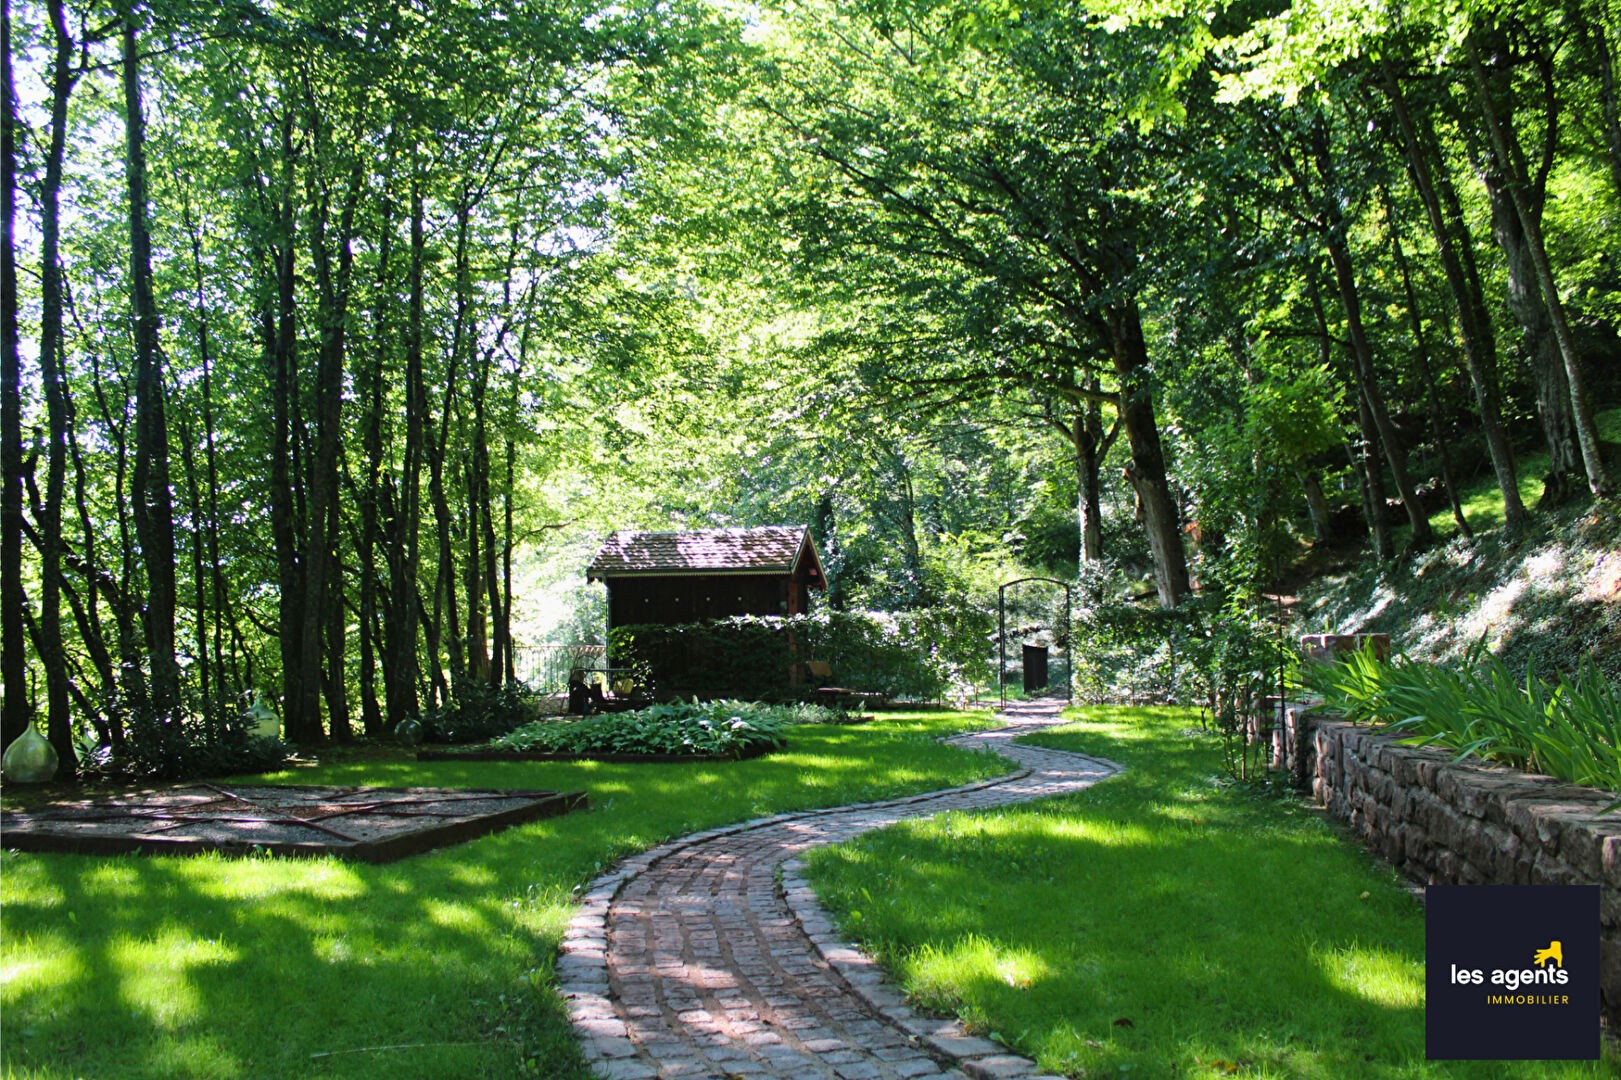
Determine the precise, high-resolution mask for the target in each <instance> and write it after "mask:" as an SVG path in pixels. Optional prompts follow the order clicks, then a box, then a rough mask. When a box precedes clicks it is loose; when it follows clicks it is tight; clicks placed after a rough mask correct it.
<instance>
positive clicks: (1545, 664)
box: [1296, 409, 1621, 679]
mask: <svg viewBox="0 0 1621 1080" xmlns="http://www.w3.org/2000/svg"><path fill="white" fill-rule="evenodd" d="M1598 419H1599V426H1600V431H1601V433H1602V435H1603V437H1604V438H1605V439H1606V440H1607V441H1610V442H1617V443H1621V409H1612V410H1609V411H1608V412H1605V413H1603V414H1601V415H1600V417H1599V418H1598ZM1519 464H1520V489H1521V493H1522V494H1523V495H1524V496H1525V497H1526V501H1527V505H1528V506H1534V504H1535V499H1536V497H1537V494H1538V493H1539V491H1540V487H1541V482H1540V479H1539V478H1540V475H1541V472H1542V469H1543V468H1545V466H1546V461H1545V460H1538V459H1536V458H1531V457H1528V458H1526V459H1523V460H1522V461H1521V462H1520V463H1519ZM1612 467H1613V466H1612ZM1460 501H1461V502H1462V503H1463V504H1464V507H1465V516H1466V517H1468V518H1469V520H1470V522H1471V524H1472V525H1473V526H1474V527H1475V528H1476V531H1477V537H1476V540H1475V541H1474V542H1472V543H1471V542H1467V541H1463V540H1460V539H1457V538H1456V536H1455V534H1456V526H1455V524H1454V523H1453V521H1452V517H1451V512H1450V511H1449V510H1447V509H1444V508H1443V509H1442V510H1440V511H1438V512H1437V513H1436V514H1434V515H1433V516H1432V517H1431V519H1430V520H1431V523H1432V524H1433V525H1434V526H1435V528H1436V530H1437V532H1438V533H1440V534H1441V535H1443V536H1445V537H1450V539H1446V540H1444V541H1443V542H1442V543H1440V544H1439V545H1438V546H1437V547H1435V548H1434V549H1432V550H1431V551H1428V552H1424V553H1422V554H1421V555H1419V556H1417V557H1416V558H1413V559H1409V560H1405V561H1403V562H1400V563H1397V564H1395V565H1392V566H1389V567H1383V568H1381V567H1377V566H1373V565H1371V564H1364V565H1362V566H1359V567H1357V568H1355V569H1353V570H1350V571H1348V572H1345V573H1340V574H1333V575H1329V576H1327V577H1324V578H1322V579H1320V580H1318V581H1317V582H1315V583H1313V584H1312V585H1311V586H1309V587H1307V588H1305V589H1302V590H1301V604H1300V606H1299V608H1298V609H1297V610H1296V622H1297V626H1298V628H1299V629H1300V631H1301V632H1302V633H1315V632H1340V633H1349V632H1355V631H1382V632H1387V633H1389V634H1390V635H1391V637H1392V640H1393V641H1394V642H1395V645H1396V648H1397V649H1398V650H1400V651H1403V652H1405V653H1407V654H1408V655H1410V656H1413V657H1415V658H1419V659H1427V660H1455V659H1457V658H1458V657H1460V656H1462V654H1463V653H1464V651H1465V650H1466V649H1467V648H1468V647H1469V646H1470V645H1471V644H1472V643H1474V642H1475V641H1478V640H1480V639H1481V638H1483V637H1484V638H1485V640H1486V642H1487V645H1488V647H1490V648H1491V650H1492V651H1493V652H1494V653H1496V654H1498V655H1499V656H1501V657H1502V658H1503V659H1504V660H1505V661H1506V662H1508V663H1509V664H1510V665H1512V666H1516V667H1520V666H1524V665H1527V664H1530V665H1532V666H1534V667H1536V668H1538V669H1539V670H1541V671H1544V672H1546V671H1548V670H1551V669H1554V668H1559V669H1564V670H1572V669H1574V668H1575V667H1576V666H1577V665H1578V664H1579V663H1580V662H1581V661H1582V660H1583V659H1584V658H1588V657H1591V658H1593V659H1594V660H1595V661H1597V662H1598V663H1599V664H1600V665H1601V666H1603V667H1604V668H1605V669H1606V670H1607V672H1608V674H1609V675H1610V677H1611V678H1612V679H1618V678H1621V510H1618V508H1617V506H1616V505H1615V504H1614V503H1608V504H1604V505H1600V506H1593V505H1592V504H1583V505H1579V506H1575V507H1568V508H1564V509H1561V510H1558V511H1554V512H1551V513H1537V514H1534V515H1533V516H1534V519H1535V520H1534V521H1533V523H1532V527H1531V529H1530V530H1529V531H1528V533H1527V534H1526V535H1525V536H1523V537H1520V538H1516V539H1513V540H1510V539H1507V538H1505V537H1504V536H1503V535H1502V533H1501V531H1500V528H1501V525H1502V519H1503V506H1502V496H1501V495H1500V494H1499V493H1498V491H1497V488H1496V486H1495V483H1494V482H1493V481H1492V480H1491V478H1490V477H1486V478H1483V479H1480V480H1477V481H1476V482H1475V483H1473V484H1471V485H1470V486H1469V487H1468V488H1467V489H1465V490H1463V491H1462V492H1460Z"/></svg>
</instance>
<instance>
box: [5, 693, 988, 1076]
mask: <svg viewBox="0 0 1621 1080" xmlns="http://www.w3.org/2000/svg"><path fill="white" fill-rule="evenodd" d="M983 723H984V714H977V715H974V714H968V715H951V714H932V715H928V714H925V715H912V716H906V715H898V714H888V715H885V716H884V717H883V718H882V719H881V720H879V721H878V722H876V723H874V724H871V725H866V726H863V727H802V728H795V729H792V730H791V732H790V749H789V750H787V751H785V752H781V753H777V754H774V755H772V756H770V757H766V758H761V759H757V760H754V761H749V762H742V763H733V764H712V763H703V764H696V763H695V764H682V765H607V764H594V763H567V764H540V763H459V762H448V763H440V762H435V763H418V762H416V761H414V760H408V759H405V758H404V757H403V756H402V755H400V754H398V753H395V754H393V755H386V756H382V757H379V756H377V755H375V754H373V755H370V756H367V755H358V754H351V755H349V757H348V759H347V760H344V759H343V757H342V755H339V756H338V760H336V761H330V762H328V763H327V764H324V765H321V766H318V767H313V768H304V769H298V770H294V771H291V772H287V773H283V774H278V775H276V776H274V777H271V779H273V780H277V781H282V782H288V783H330V784H382V785H435V786H440V785H442V786H469V787H528V788H555V789H579V788H584V789H586V790H587V791H588V792H589V793H590V796H591V800H592V807H591V810H590V811H589V812H586V813H577V814H571V815H569V816H566V817H562V818H556V819H553V820H550V821H543V822H537V823H535V824H531V825H526V826H522V827H519V828H515V829H511V830H508V831H506V832H503V833H499V834H497V835H494V836H489V837H485V838H483V839H481V840H476V841H473V842H471V843H467V844H462V845H458V846H456V847H452V848H448V849H445V850H443V851H440V852H437V853H432V854H428V855H423V856H418V857H415V858H410V859H406V860H403V861H400V862H397V863H393V864H390V865H387V866H364V865H348V864H345V863H343V862H341V861H338V860H336V859H325V860H314V861H311V860H293V859H271V858H221V857H209V856H205V857H201V858H195V859H185V858H146V857H135V856H125V857H121V858H89V857H79V856H68V855H23V854H17V853H15V852H11V853H6V854H4V855H3V856H0V870H3V874H0V905H3V910H4V938H3V942H0V1014H3V1016H4V1028H5V1037H4V1045H3V1050H0V1053H3V1060H4V1065H5V1072H6V1075H7V1076H16V1077H68V1076H90V1077H98V1078H107V1077H165V1078H168V1077H236V1076H252V1077H300V1078H302V1077H321V1076H330V1077H373V1076H375V1077H389V1078H394V1077H400V1076H411V1077H434V1076H438V1077H455V1078H465V1077H477V1076H502V1077H507V1076H521V1075H538V1076H544V1077H574V1076H584V1075H585V1074H584V1071H583V1068H582V1067H581V1065H580V1062H579V1058H578V1052H577V1050H576V1048H575V1045H574V1042H573V1039H572V1036H571V1035H570V1032H569V1029H568V1025H567V1020H566V1016H565V1014H564V1013H563V1011H562V1009H561V1008H560V1006H559V1004H558V1001H557V999H556V996H555V994H553V993H552V992H551V987H552V985H553V984H552V979H551V960H552V957H553V956H554V955H555V952H556V946H557V943H558V941H559V940H560V937H561V934H562V931H563V928H564V926H565V924H566V922H567V920H568V918H569V916H570V914H571V909H572V904H571V892H572V890H573V889H574V888H575V887H576V886H578V885H580V884H581V883H582V882H584V881H586V880H588V879H590V878H591V877H592V876H593V875H594V874H595V873H597V872H598V871H600V870H601V869H603V868H604V867H606V866H607V865H608V864H609V863H611V862H612V861H613V860H614V859H615V858H617V857H619V856H622V855H624V854H626V853H628V852H632V851H636V850H640V849H643V848H646V847H648V846H651V845H652V844H654V843H656V842H658V841H660V840H662V839H664V838H667V837H670V836H674V835H679V834H682V833H686V832H690V831H693V830H697V829H702V828H707V827H711V826H714V825H717V824H722V823H726V822H732V821H738V820H743V819H747V818H749V817H753V816H757V815H761V814H766V813H772V812H776V811H781V810H788V809H795V808H805V807H813V806H826V805H836V804H840V803H845V802H851V801H856V800H861V799H869V798H880V797H884V796H889V795H895V794H900V793H902V792H910V791H918V790H926V789H931V788H938V787H944V786H948V785H951V784H957V783H964V782H968V781H971V780H973V779H978V778H982V777H985V776H988V775H996V774H997V773H999V772H1001V771H1005V768H1006V766H1005V763H1004V762H1001V761H1000V760H998V759H994V758H990V757H987V756H985V755H981V754H971V753H967V752H965V751H961V750H956V749H953V748H950V747H945V746H941V745H938V744H937V743H936V742H935V741H934V740H935V738H936V737H937V736H939V735H942V734H946V733H949V732H952V731H956V730H964V729H968V728H971V727H974V726H976V725H982V724H983ZM368 1047H398V1048H397V1049H386V1050H364V1049H363V1048H368ZM317 1055H329V1056H317Z"/></svg>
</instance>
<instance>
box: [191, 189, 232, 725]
mask: <svg viewBox="0 0 1621 1080" xmlns="http://www.w3.org/2000/svg"><path fill="white" fill-rule="evenodd" d="M181 214H182V217H183V221H184V224H185V227H186V233H187V235H188V236H189V237H190V238H191V267H192V275H193V278H194V282H195V292H194V295H195V296H196V302H197V357H198V361H199V363H200V364H201V367H202V373H201V376H200V377H199V379H198V385H199V389H200V391H201V395H202V417H201V420H202V425H203V467H204V471H205V476H204V479H203V483H204V484H205V485H206V486H207V491H208V495H207V500H206V515H204V516H203V520H205V521H206V522H207V524H206V527H205V531H204V533H202V534H199V538H198V539H197V540H196V541H195V543H196V546H197V551H198V554H197V561H196V565H197V566H198V568H199V569H198V573H199V580H198V582H197V617H198V628H197V636H198V642H199V650H200V652H201V654H202V656H203V657H204V658H205V659H204V664H205V669H206V667H212V669H213V671H214V676H215V681H216V683H219V682H223V681H224V680H225V621H226V619H227V617H228V616H227V611H226V602H225V571H224V568H223V567H222V566H221V565H220V506H219V500H220V476H219V449H218V446H217V437H218V429H217V427H216V423H215V417H214V345H213V339H212V337H211V335H210V334H209V324H208V293H207V279H206V277H205V276H204V273H203V238H202V225H201V223H200V222H199V221H197V220H196V219H195V218H194V217H193V215H192V209H191V202H190V200H189V199H187V200H186V201H184V202H183V203H182V204H181ZM182 446H184V447H189V446H190V440H189V439H184V438H183V439H182ZM189 467H190V466H189V463H188V469H189ZM193 498H194V499H195V498H196V495H195V493H194V494H193ZM197 513H198V514H202V510H201V509H200V508H199V509H198V511H197ZM204 569H206V571H207V577H208V585H207V589H206V592H205V589H204V584H203V582H202V580H201V579H200V576H201V574H202V571H203V570H204ZM205 596H206V600H205ZM205 606H206V608H207V610H208V612H209V614H210V619H209V621H208V624H207V625H204V623H203V621H202V620H203V611H204V608H205ZM231 685H232V688H233V690H235V691H240V690H242V689H243V687H242V686H241V685H240V684H238V683H237V682H236V680H235V678H234V677H233V678H232V680H231ZM204 696H205V697H206V696H207V693H206V691H205V693H204Z"/></svg>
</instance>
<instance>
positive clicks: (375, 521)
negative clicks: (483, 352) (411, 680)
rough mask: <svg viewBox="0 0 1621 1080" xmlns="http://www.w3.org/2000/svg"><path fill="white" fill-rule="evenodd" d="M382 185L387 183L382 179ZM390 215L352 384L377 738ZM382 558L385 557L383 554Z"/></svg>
mask: <svg viewBox="0 0 1621 1080" xmlns="http://www.w3.org/2000/svg"><path fill="white" fill-rule="evenodd" d="M385 184H386V181H385ZM393 239H394V215H393V213H392V204H391V202H390V201H389V200H387V199H385V200H384V201H383V220H382V226H381V229H380V238H379V240H378V245H377V287H376V293H375V301H374V303H373V305H372V311H373V318H374V324H373V332H372V346H371V348H370V349H369V350H367V351H366V353H365V354H364V355H365V356H366V357H367V362H366V363H365V364H364V365H363V366H362V367H361V369H360V371H359V372H358V373H357V376H356V386H357V389H358V391H359V397H360V401H361V405H362V408H363V409H364V412H363V414H362V420H361V430H362V433H363V434H362V436H361V457H362V461H363V465H362V468H363V469H364V472H363V474H362V476H361V480H360V484H359V487H360V538H359V544H358V545H357V550H356V553H355V557H356V559H357V561H358V562H359V571H360V592H359V596H358V599H359V602H360V640H359V646H360V717H361V725H362V729H363V730H364V731H365V733H366V734H367V736H369V737H372V738H376V737H377V736H380V735H382V734H383V732H384V719H383V716H384V714H383V710H382V709H381V708H380V707H379V704H378V700H377V655H376V653H377V644H378V642H379V641H381V642H383V643H384V645H383V656H384V661H383V668H384V670H383V687H384V690H383V693H384V695H385V697H386V696H387V695H388V692H389V691H388V687H389V673H388V670H387V669H388V666H389V665H390V663H391V662H392V661H391V660H390V659H388V655H389V654H388V646H387V641H388V638H387V636H386V630H385V631H384V634H382V635H380V634H378V632H377V631H378V613H379V609H381V611H382V613H383V621H384V623H385V624H386V623H387V621H388V619H389V618H390V616H391V615H392V610H391V607H392V600H393V593H392V583H390V586H391V587H390V588H389V589H388V590H384V589H382V588H380V587H379V580H380V575H379V573H378V569H379V567H378V560H379V549H380V548H382V547H383V546H384V540H383V537H382V520H381V517H380V515H381V511H382V500H383V389H384V387H383V384H384V378H383V370H384V358H385V357H386V356H387V355H388V343H389V341H390V333H391V323H390V321H389V318H388V313H389V308H390V297H389V285H390V279H389V262H390V255H391V254H392V252H393ZM384 558H385V560H386V555H385V556H384Z"/></svg>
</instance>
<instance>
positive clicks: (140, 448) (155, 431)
mask: <svg viewBox="0 0 1621 1080" xmlns="http://www.w3.org/2000/svg"><path fill="white" fill-rule="evenodd" d="M137 18H138V16H137V14H136V12H135V9H134V7H133V5H131V6H130V7H128V8H127V9H126V10H125V12H124V16H123V64H124V111H125V126H124V133H125V168H126V176H127V180H128V188H129V238H130V244H129V247H130V296H131V299H132V301H133V305H134V316H135V444H136V455H135V530H136V533H137V534H138V536H139V537H140V542H141V561H142V563H144V564H145V568H146V592H147V597H146V650H147V663H148V665H149V668H150V672H151V676H150V677H151V694H152V708H153V711H154V713H155V714H156V715H157V716H160V717H169V716H171V715H172V714H173V712H174V709H175V707H176V706H177V705H178V704H179V700H180V665H179V663H178V662H177V661H176V659H175V606H176V588H175V538H174V503H173V499H172V496H171V495H170V492H169V431H168V423H167V418H166V415H165V406H164V378H163V358H162V356H161V355H160V354H159V352H158V310H157V302H156V300H155V299H154V297H153V295H152V236H151V232H150V230H149V227H148V224H147V193H146V118H145V114H144V113H143V111H142V104H141V79H140V54H139V52H138V51H137V48H136V36H137V33H138V31H139V27H138V26H137V25H136V20H137Z"/></svg>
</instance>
